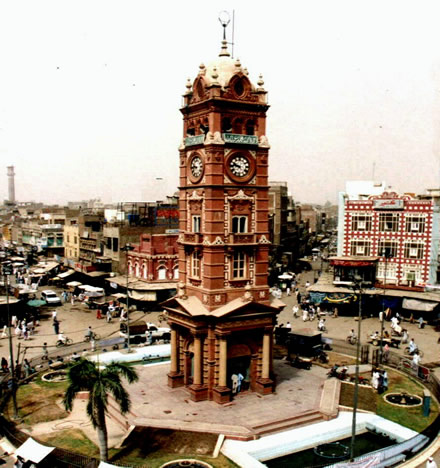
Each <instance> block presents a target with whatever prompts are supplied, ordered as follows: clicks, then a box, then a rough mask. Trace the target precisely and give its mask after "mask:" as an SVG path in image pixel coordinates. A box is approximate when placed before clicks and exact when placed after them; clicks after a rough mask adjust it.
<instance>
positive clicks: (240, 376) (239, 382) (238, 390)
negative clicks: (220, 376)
mask: <svg viewBox="0 0 440 468" xmlns="http://www.w3.org/2000/svg"><path fill="white" fill-rule="evenodd" d="M243 380H244V377H243V374H242V373H241V372H239V373H238V374H237V393H240V391H241V383H242V382H243Z"/></svg>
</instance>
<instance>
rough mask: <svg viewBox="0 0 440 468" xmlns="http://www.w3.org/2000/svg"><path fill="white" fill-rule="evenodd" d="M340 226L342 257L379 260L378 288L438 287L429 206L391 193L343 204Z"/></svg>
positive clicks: (434, 220) (434, 221)
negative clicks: (433, 285)
mask: <svg viewBox="0 0 440 468" xmlns="http://www.w3.org/2000/svg"><path fill="white" fill-rule="evenodd" d="M343 226H344V232H343V242H342V256H345V257H378V263H377V272H376V279H377V280H378V281H379V282H380V283H386V284H388V285H396V286H402V287H409V288H423V287H424V286H425V285H426V284H428V283H430V284H434V283H436V272H437V265H438V229H439V226H438V209H437V207H436V206H435V205H434V202H433V201H432V200H420V199H417V198H413V197H412V196H410V195H398V194H397V193H395V192H383V193H382V194H380V195H371V196H368V197H366V198H365V199H359V200H353V199H347V200H345V203H344V219H343ZM374 263H375V262H374ZM385 273H386V278H385Z"/></svg>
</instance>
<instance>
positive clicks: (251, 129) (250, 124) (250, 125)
mask: <svg viewBox="0 0 440 468" xmlns="http://www.w3.org/2000/svg"><path fill="white" fill-rule="evenodd" d="M246 135H255V122H254V121H253V120H248V121H247V122H246Z"/></svg>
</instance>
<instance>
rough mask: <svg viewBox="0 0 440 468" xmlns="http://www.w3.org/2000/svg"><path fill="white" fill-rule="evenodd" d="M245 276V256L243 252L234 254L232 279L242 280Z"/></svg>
mask: <svg viewBox="0 0 440 468" xmlns="http://www.w3.org/2000/svg"><path fill="white" fill-rule="evenodd" d="M245 274H246V255H245V254H244V253H243V252H240V251H238V252H234V258H233V261H232V277H233V278H234V279H240V278H244V277H245Z"/></svg>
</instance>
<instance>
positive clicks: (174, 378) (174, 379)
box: [168, 327, 184, 388]
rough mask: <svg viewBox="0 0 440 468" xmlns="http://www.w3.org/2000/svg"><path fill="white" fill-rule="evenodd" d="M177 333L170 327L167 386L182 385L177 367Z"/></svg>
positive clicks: (181, 376) (181, 378) (180, 373)
mask: <svg viewBox="0 0 440 468" xmlns="http://www.w3.org/2000/svg"><path fill="white" fill-rule="evenodd" d="M179 354H180V353H179V334H178V333H177V330H176V329H175V328H173V327H171V366H170V372H169V373H168V386H169V387H171V388H176V387H181V386H182V385H184V381H183V377H184V376H183V374H182V372H180V369H179Z"/></svg>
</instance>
